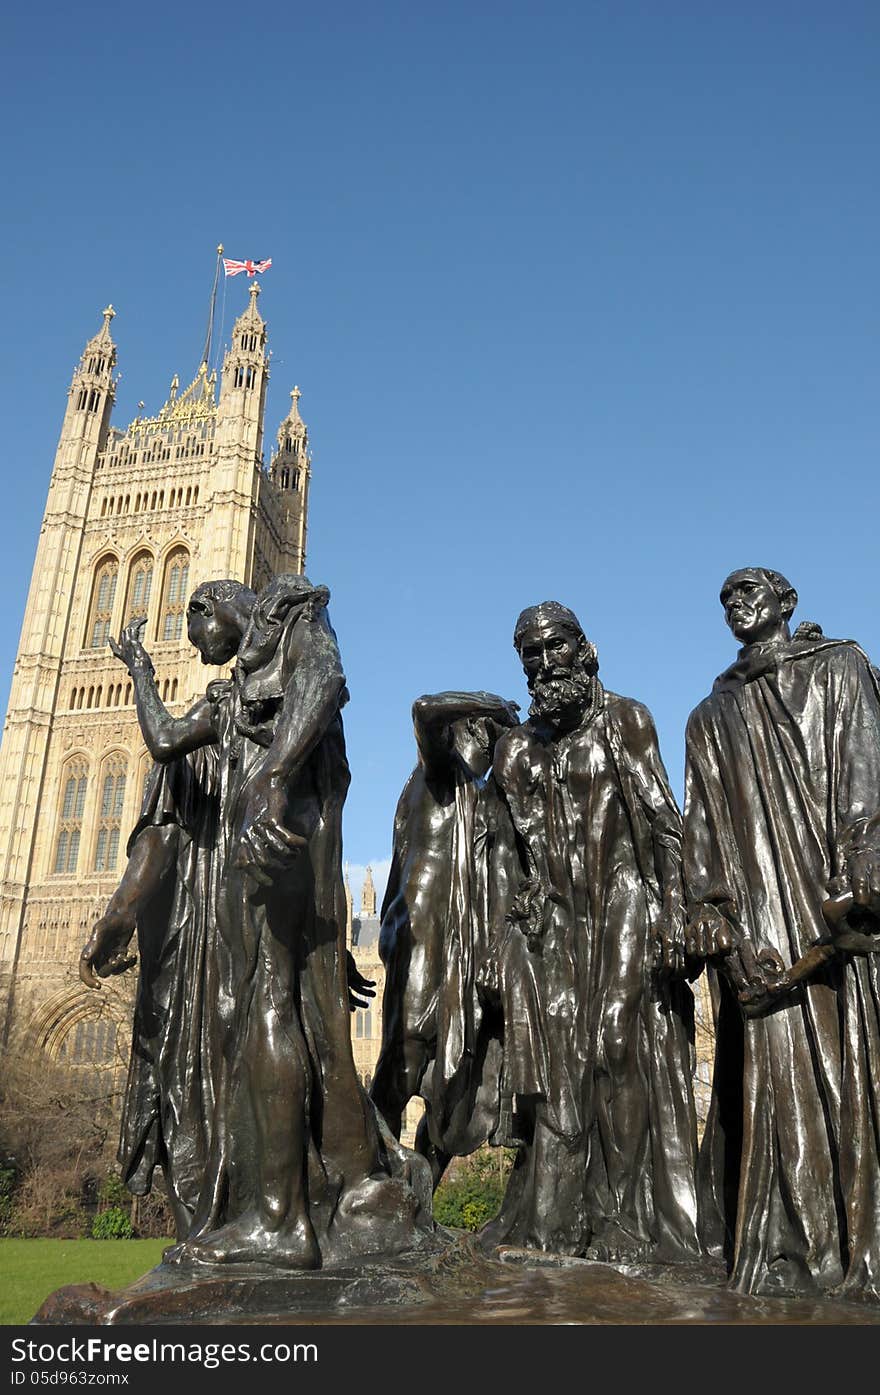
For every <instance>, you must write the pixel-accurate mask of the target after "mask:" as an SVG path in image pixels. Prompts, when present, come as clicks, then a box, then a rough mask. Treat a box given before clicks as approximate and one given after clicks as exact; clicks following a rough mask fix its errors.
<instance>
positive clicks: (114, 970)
mask: <svg viewBox="0 0 880 1395" xmlns="http://www.w3.org/2000/svg"><path fill="white" fill-rule="evenodd" d="M134 929H135V925H134V918H133V917H132V916H127V915H124V914H122V913H121V912H119V911H108V912H107V914H106V915H105V916H103V917H102V918H101V919H100V920H99V921H98V923H97V925H96V926H95V928H94V930H93V931H92V933H91V935H90V936H89V939H88V941H87V942H86V944H85V945H84V947H83V951H82V954H81V955H80V956H79V976H80V978H81V979H82V981H83V983H84V984H85V985H86V987H87V988H100V987H101V985H100V983H99V982H98V980H99V979H100V978H109V977H110V975H111V974H124V973H125V971H126V969H131V968H133V966H134V965H135V964H136V963H137V955H136V954H129V953H128V952H127V951H128V946H129V944H130V943H131V937H132V935H133V934H134Z"/></svg>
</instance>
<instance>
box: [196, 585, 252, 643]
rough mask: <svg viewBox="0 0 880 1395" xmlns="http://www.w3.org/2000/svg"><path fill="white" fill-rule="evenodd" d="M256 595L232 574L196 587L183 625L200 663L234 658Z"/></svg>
mask: <svg viewBox="0 0 880 1395" xmlns="http://www.w3.org/2000/svg"><path fill="white" fill-rule="evenodd" d="M256 599H257V597H256V595H255V593H254V592H253V591H252V590H251V588H250V587H249V586H245V585H244V583H243V582H241V581H233V580H232V579H231V578H223V579H221V580H219V581H203V582H202V584H201V586H197V587H196V589H195V591H193V593H192V595H191V596H190V598H189V604H188V605H187V608H186V629H187V634H188V635H189V639H190V643H191V644H194V645H195V647H196V649H198V651H199V653H200V654H201V656H202V663H203V664H228V663H229V661H230V660H231V659H234V658H235V655H236V653H237V652H238V646H239V645H240V644H241V640H242V636H243V635H244V633H245V630H246V629H247V627H248V624H249V623H250V618H251V611H252V610H253V608H254V605H255V604H256Z"/></svg>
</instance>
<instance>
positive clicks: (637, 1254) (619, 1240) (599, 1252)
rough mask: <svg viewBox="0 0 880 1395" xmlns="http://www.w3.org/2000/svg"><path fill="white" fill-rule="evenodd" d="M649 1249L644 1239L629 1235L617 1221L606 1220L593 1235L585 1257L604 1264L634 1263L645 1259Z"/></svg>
mask: <svg viewBox="0 0 880 1395" xmlns="http://www.w3.org/2000/svg"><path fill="white" fill-rule="evenodd" d="M649 1249H650V1246H649V1245H648V1244H647V1243H646V1242H645V1241H644V1240H640V1239H639V1238H638V1237H637V1236H635V1235H631V1234H630V1233H629V1231H628V1230H626V1229H625V1228H624V1227H623V1226H622V1225H621V1223H620V1222H619V1221H616V1220H615V1221H606V1222H605V1223H604V1224H603V1225H601V1226H600V1227H599V1229H598V1230H597V1231H596V1233H595V1235H594V1236H593V1238H592V1240H591V1242H590V1246H589V1249H588V1250H587V1259H598V1260H601V1261H602V1262H603V1263H604V1264H634V1263H636V1261H638V1260H643V1259H645V1258H646V1257H647V1255H648V1253H649Z"/></svg>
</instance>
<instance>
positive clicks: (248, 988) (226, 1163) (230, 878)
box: [81, 568, 880, 1300]
mask: <svg viewBox="0 0 880 1395" xmlns="http://www.w3.org/2000/svg"><path fill="white" fill-rule="evenodd" d="M327 601H328V593H327V591H326V589H324V588H322V587H316V586H312V585H311V584H310V583H309V582H308V580H307V579H306V578H304V577H294V576H287V577H277V578H276V579H275V580H274V581H273V582H272V583H270V585H269V586H267V587H266V588H265V590H264V591H263V592H262V593H261V594H260V595H259V597H257V596H255V595H254V594H253V592H251V591H249V590H248V589H247V588H246V587H244V586H241V585H240V584H238V583H236V582H232V581H226V580H223V581H217V582H209V583H206V584H204V585H203V586H200V587H199V588H198V589H197V590H196V592H195V593H194V594H193V596H192V598H191V600H190V603H189V608H188V615H187V620H188V632H189V637H190V639H191V641H192V642H193V644H194V645H196V647H197V648H198V649H199V650H200V652H201V655H202V658H203V660H204V662H205V663H207V664H226V663H229V662H230V661H233V660H234V668H233V671H232V677H231V678H230V679H229V680H225V681H223V682H216V683H212V684H210V685H209V688H208V691H207V694H206V696H205V698H204V699H202V700H201V701H200V702H199V703H197V704H196V705H195V706H194V707H193V708H192V709H191V710H190V712H189V713H187V714H186V716H184V717H181V718H173V717H171V716H170V715H169V713H168V712H167V711H166V709H165V708H164V707H163V705H162V703H161V702H160V700H159V696H158V692H157V689H156V684H155V681H154V678H153V673H152V664H151V663H150V660H149V657H148V655H147V654H146V652H145V650H144V649H143V646H142V644H141V642H140V630H141V627H140V625H139V624H138V623H135V624H133V625H131V626H129V627H128V629H127V630H126V631H125V632H124V633H123V636H122V637H121V639H120V641H119V643H118V644H115V645H114V652H115V653H116V654H117V656H118V657H119V658H120V659H121V660H122V661H123V662H124V663H125V664H126V665H127V667H128V669H129V671H130V673H131V675H132V679H133V684H134V690H135V698H136V702H137V710H138V716H139V720H140V723H141V727H142V731H143V734H144V739H145V741H146V743H147V746H148V749H149V750H150V752H151V754H152V756H153V757H154V760H155V762H156V764H155V767H154V770H153V772H152V775H151V777H150V779H149V780H148V783H147V788H146V792H145V797H144V805H143V811H142V814H141V818H140V820H139V822H138V825H137V826H136V828H135V830H134V832H133V834H132V837H131V839H130V841H129V862H128V866H127V869H126V872H125V875H124V877H123V879H122V882H121V884H120V887H119V888H118V890H117V892H116V893H115V895H114V897H113V899H112V900H111V902H110V905H109V906H108V908H107V912H106V913H105V916H104V918H103V919H102V920H101V921H100V922H99V923H98V925H97V927H96V929H95V932H94V933H93V935H92V937H91V939H90V941H89V943H88V944H87V945H86V947H85V949H84V950H83V956H82V960H81V973H82V976H83V978H84V980H85V981H86V982H88V983H91V984H96V983H97V982H98V976H100V977H105V976H106V975H108V974H110V973H116V972H121V971H123V970H124V969H126V968H128V967H130V965H131V964H132V963H133V962H134V961H133V957H132V956H131V954H130V951H129V945H130V941H131V938H132V936H133V935H134V933H135V931H137V935H138V948H139V958H140V984H139V993H138V1003H137V1011H136V1018H135V1028H134V1042H133V1050H132V1063H131V1069H130V1073H129V1081H128V1088H127V1093H126V1101H125V1109H124V1118H123V1127H122V1142H121V1148H120V1160H121V1163H122V1167H123V1175H124V1178H125V1180H126V1182H127V1184H128V1185H129V1187H130V1188H131V1189H132V1190H133V1191H135V1192H143V1191H145V1190H147V1189H148V1188H149V1186H150V1184H151V1178H152V1173H153V1170H154V1168H155V1167H156V1166H157V1165H158V1166H160V1167H161V1169H162V1172H163V1174H164V1178H165V1182H166V1186H167V1188H168V1192H169V1196H170V1199H171V1203H172V1207H173V1210H174V1215H175V1222H176V1225H177V1230H178V1242H179V1243H178V1245H177V1246H176V1247H175V1248H174V1249H173V1250H172V1251H171V1252H170V1253H169V1255H168V1256H167V1258H168V1259H169V1260H170V1261H176V1262H177V1263H178V1264H181V1265H183V1266H187V1265H207V1266H218V1265H222V1264H228V1263H232V1264H242V1263H253V1264H256V1265H262V1264H270V1265H274V1266H277V1267H280V1268H281V1269H291V1270H298V1269H304V1268H313V1267H317V1266H321V1265H327V1264H331V1265H332V1264H334V1263H337V1262H339V1261H344V1260H346V1259H350V1258H353V1257H357V1256H362V1255H371V1254H378V1253H381V1254H385V1255H393V1254H401V1253H406V1252H410V1251H412V1250H418V1249H420V1248H422V1249H424V1248H426V1247H430V1246H432V1245H434V1244H436V1240H435V1238H434V1236H433V1225H432V1221H431V1214H430V1194H431V1184H432V1181H433V1183H434V1185H436V1183H437V1182H438V1180H439V1178H440V1177H441V1176H442V1174H443V1170H444V1168H445V1167H446V1165H447V1163H448V1162H449V1160H450V1158H452V1157H455V1156H460V1155H463V1154H467V1153H470V1152H472V1151H473V1150H474V1149H475V1148H477V1147H478V1146H479V1145H480V1144H482V1143H485V1142H489V1143H492V1144H496V1145H501V1144H504V1145H507V1146H510V1147H513V1148H515V1149H516V1158H515V1164H514V1167H513V1171H512V1173H511V1175H510V1179H509V1183H508V1186H507V1191H506V1194H505V1197H504V1200H503V1203H502V1206H501V1210H500V1212H499V1214H498V1216H497V1217H496V1218H495V1219H494V1220H493V1221H491V1222H490V1223H489V1224H488V1226H486V1227H485V1229H484V1231H483V1232H482V1234H481V1237H480V1240H481V1243H482V1244H483V1245H484V1246H485V1247H486V1249H487V1250H488V1251H489V1252H493V1251H494V1250H495V1249H496V1247H497V1246H499V1245H506V1246H514V1247H517V1248H519V1249H524V1250H526V1251H528V1250H534V1251H541V1252H544V1253H545V1254H546V1253H552V1254H564V1255H570V1256H582V1257H586V1258H589V1259H596V1260H606V1261H622V1262H630V1263H632V1262H636V1261H641V1262H644V1261H650V1262H654V1263H676V1262H682V1261H699V1260H701V1258H702V1257H704V1256H715V1257H718V1258H720V1257H723V1258H724V1259H725V1261H726V1263H727V1268H728V1272H729V1275H730V1282H731V1284H732V1285H733V1286H734V1287H735V1288H737V1289H738V1290H740V1291H742V1292H746V1293H755V1294H766V1293H820V1292H840V1293H843V1294H845V1295H851V1296H860V1297H867V1298H873V1299H875V1300H878V1299H880V933H878V932H880V924H878V921H877V920H875V918H874V917H875V915H877V916H880V686H878V675H877V673H876V671H875V670H874V668H873V667H872V665H871V663H870V661H869V660H868V659H867V657H866V656H865V654H864V653H863V652H862V651H861V650H860V649H859V648H858V646H857V645H855V644H853V643H852V642H850V641H836V640H831V639H827V638H826V637H825V636H824V635H823V634H822V632H821V630H820V629H819V628H818V626H815V625H807V626H801V627H800V628H799V629H798V630H797V631H796V633H795V635H794V637H793V638H792V636H791V634H790V630H789V625H788V622H789V619H790V617H791V615H792V613H793V611H794V608H795V605H796V602H797V596H796V593H795V592H794V589H793V588H792V587H791V586H790V584H789V583H788V582H787V581H786V580H785V578H784V577H782V576H781V575H779V574H778V573H776V572H773V571H770V570H767V569H762V568H747V569H745V570H742V571H738V572H734V573H733V574H732V575H731V576H730V577H728V578H727V580H726V581H725V583H724V586H723V588H722V592H721V601H722V605H723V607H724V612H725V617H726V619H727V623H728V624H729V626H730V628H731V630H732V631H733V634H734V636H735V637H736V639H737V640H738V641H739V642H740V644H741V646H742V647H741V648H740V651H739V654H738V657H737V659H736V661H735V663H734V664H733V665H732V666H731V667H730V668H729V669H728V670H727V671H726V672H725V673H724V674H722V675H721V677H720V678H718V679H717V680H716V682H715V685H714V687H713V690H712V693H711V694H710V696H709V697H708V698H706V699H705V701H704V702H702V703H701V704H700V705H699V706H698V707H697V709H696V710H695V711H694V713H693V714H692V715H691V718H690V721H689V724H688V733H687V775H686V800H685V809H684V816H683V818H682V815H681V814H680V812H679V810H678V808H677V805H676V802H675V799H674V797H673V795H672V792H671V790H670V788H669V782H668V779H667V775H666V771H665V768H664V766H663V762H662V759H661V756H660V752H659V747H658V744H657V737H656V733H655V730H654V726H653V722H652V720H651V717H650V714H649V713H648V711H647V709H646V708H644V707H643V706H642V705H641V704H640V703H638V702H634V701H632V700H630V699H628V698H622V697H619V696H617V695H616V694H614V693H612V692H610V691H608V690H606V689H605V687H604V686H603V684H602V682H601V681H600V679H599V663H598V656H597V653H596V650H595V647H594V646H593V645H592V644H591V643H590V641H589V640H588V639H587V637H586V635H585V634H584V631H583V629H582V627H581V625H580V623H579V622H578V620H577V618H576V616H575V615H574V614H573V613H572V611H570V610H569V609H567V608H566V607H565V606H563V605H560V604H559V603H558V602H554V601H550V602H544V603H543V604H541V605H537V606H533V607H531V608H529V609H528V610H526V611H524V612H523V613H522V614H521V615H520V617H519V619H518V621H517V623H516V628H515V634H514V643H515V647H516V650H517V653H518V656H519V659H520V661H521V664H522V667H523V670H524V672H525V676H526V680H527V684H528V689H529V693H530V696H531V700H532V701H531V707H530V710H529V714H528V717H527V718H526V719H525V720H524V721H520V719H519V715H518V708H517V706H516V704H515V703H513V702H510V701H507V700H505V699H503V698H500V697H497V696H495V695H493V694H490V693H485V692H479V693H462V692H445V693H439V694H436V695H431V696H426V697H423V698H420V699H418V701H417V702H416V704H415V706H414V711H413V716H414V724H415V734H416V743H417V749H418V764H417V766H416V768H415V770H414V772H413V774H412V776H411V777H410V779H409V781H408V782H407V785H406V788H405V789H404V791H403V793H402V795H401V799H400V802H399V805H398V809H397V814H396V817H395V824H394V847H393V857H392V867H391V873H390V877H389V882H388V888H387V892H386V895H385V900H384V904H383V908H382V925H381V933H380V953H381V955H382V958H383V961H384V963H385V967H386V988H385V998H384V1004H383V1040H382V1050H381V1054H380V1058H379V1062H378V1065H377V1068H376V1073H375V1078H374V1081H373V1084H372V1088H371V1092H370V1097H369V1098H368V1097H367V1095H366V1093H365V1091H364V1090H363V1088H362V1087H361V1085H360V1083H359V1081H358V1079H357V1076H356V1073H355V1070H354V1064H353V1059H352V1052H351V1045H350V1036H349V1020H348V1019H349V1010H350V1007H353V1006H354V1005H355V1004H356V1003H357V1001H358V999H357V996H356V995H357V993H358V991H362V990H363V988H364V983H363V980H361V979H360V978H359V976H358V975H357V972H356V970H355V969H354V965H353V962H352V961H351V958H350V956H348V955H347V953H346V946H345V902H344V893H343V886H342V854H341V814H342V805H343V801H344V798H345V793H346V789H347V787H348V781H349V774H348V766H347V763H346V759H345V746H344V738H343V731H342V720H341V715H340V713H341V708H342V706H343V705H344V703H345V701H346V700H347V692H346V689H345V679H344V675H343V671H342V666H341V662H340V658H339V651H338V647H337V644H336V638H335V635H334V633H333V630H332V628H331V626H330V623H329V620H328V617H327ZM704 969H705V970H707V971H708V974H709V980H710V986H711V995H712V1002H713V1009H714V1017H715V1030H716V1037H717V1050H716V1059H715V1070H714V1081H713V1087H712V1100H711V1108H710V1113H709V1118H708V1121H707V1125H706V1130H705V1134H704V1137H703V1140H702V1143H701V1145H700V1147H699V1149H698V1147H697V1130H696V1118H695V1111H694V1101H693V1093H692V1069H693V993H692V990H691V987H690V984H691V982H693V980H694V979H695V978H696V977H697V976H698V975H699V974H700V973H701V972H703V970H704ZM414 1095H420V1096H421V1098H422V1099H423V1100H424V1104H425V1113H424V1118H423V1120H422V1122H421V1125H420V1128H419V1134H418V1137H417V1143H416V1152H415V1153H412V1152H410V1151H409V1150H407V1149H405V1148H403V1147H402V1146H401V1145H400V1143H399V1141H398V1139H399V1134H400V1128H401V1117H402V1112H403V1110H404V1108H405V1106H406V1104H407V1101H408V1100H409V1099H410V1098H411V1097H412V1096H414Z"/></svg>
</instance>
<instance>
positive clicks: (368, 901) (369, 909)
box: [361, 867, 376, 915]
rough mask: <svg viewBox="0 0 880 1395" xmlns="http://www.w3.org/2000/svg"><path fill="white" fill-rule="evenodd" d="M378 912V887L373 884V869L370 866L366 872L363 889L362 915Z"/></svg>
mask: <svg viewBox="0 0 880 1395" xmlns="http://www.w3.org/2000/svg"><path fill="white" fill-rule="evenodd" d="M375 914H376V888H375V887H374V885H373V869H372V867H368V868H367V870H366V873H365V874H364V885H363V890H362V891H361V915H375Z"/></svg>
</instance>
